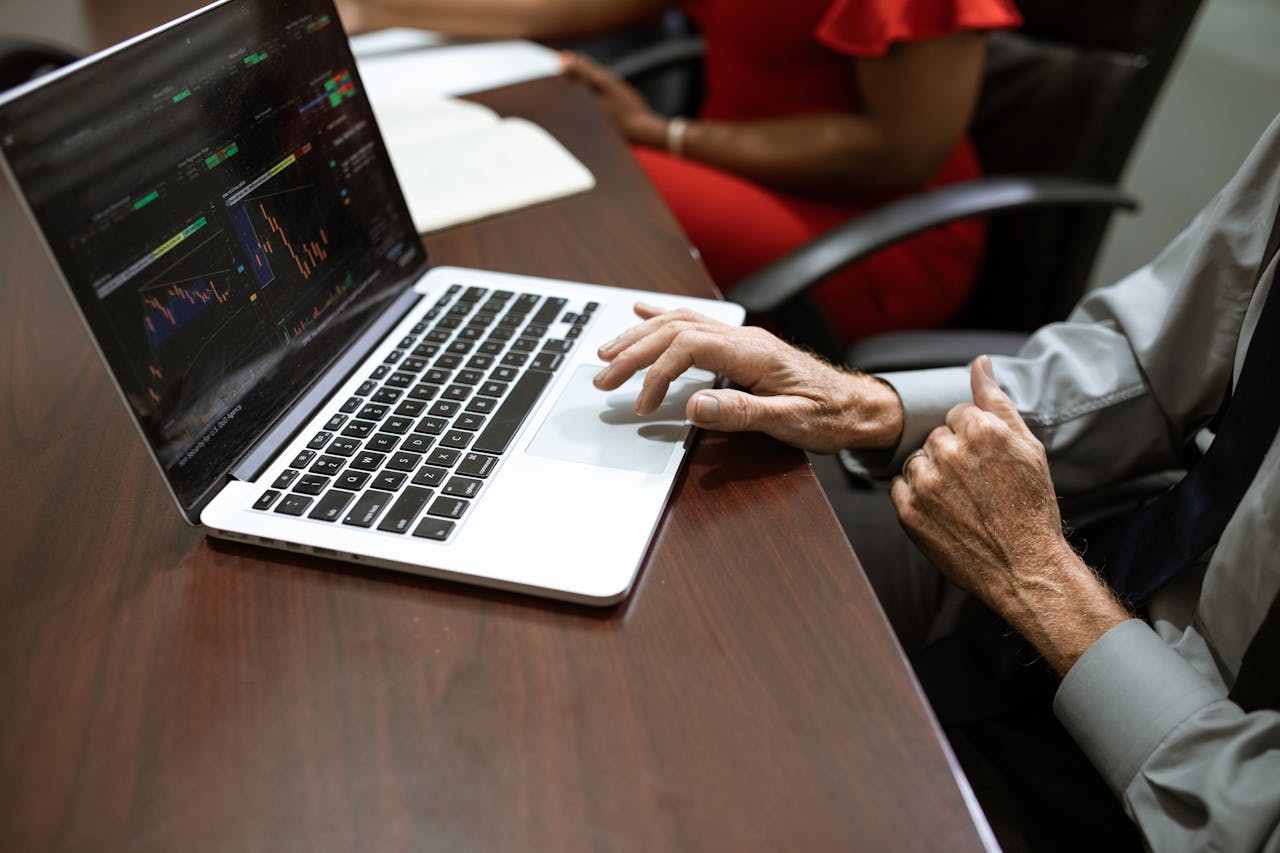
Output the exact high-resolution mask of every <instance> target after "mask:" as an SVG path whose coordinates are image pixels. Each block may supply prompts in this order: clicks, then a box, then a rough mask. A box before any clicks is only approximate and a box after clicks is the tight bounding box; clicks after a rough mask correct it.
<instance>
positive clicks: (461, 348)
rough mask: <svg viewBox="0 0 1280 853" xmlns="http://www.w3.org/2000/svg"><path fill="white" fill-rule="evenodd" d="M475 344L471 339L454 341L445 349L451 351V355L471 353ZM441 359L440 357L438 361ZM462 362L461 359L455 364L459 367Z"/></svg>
mask: <svg viewBox="0 0 1280 853" xmlns="http://www.w3.org/2000/svg"><path fill="white" fill-rule="evenodd" d="M474 346H475V344H473V343H471V341H454V342H453V343H451V344H449V345H448V346H447V347H445V348H444V351H445V352H447V353H449V354H450V355H469V354H470V353H471V350H472V348H473V347H474ZM439 361H440V359H436V362H437V363H439ZM461 363H462V362H461V361H459V362H457V363H455V364H454V365H453V366H454V367H457V366H458V364H461Z"/></svg>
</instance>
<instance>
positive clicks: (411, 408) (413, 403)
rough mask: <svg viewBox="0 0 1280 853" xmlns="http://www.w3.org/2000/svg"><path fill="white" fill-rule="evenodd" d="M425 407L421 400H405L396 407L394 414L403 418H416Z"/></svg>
mask: <svg viewBox="0 0 1280 853" xmlns="http://www.w3.org/2000/svg"><path fill="white" fill-rule="evenodd" d="M426 407H427V404H426V403H425V402H423V401H422V400H405V401H404V402H403V403H401V404H400V405H398V406H396V414H397V415H400V416H401V417H405V418H416V417H417V416H418V415H420V414H422V410H423V409H425V408H426Z"/></svg>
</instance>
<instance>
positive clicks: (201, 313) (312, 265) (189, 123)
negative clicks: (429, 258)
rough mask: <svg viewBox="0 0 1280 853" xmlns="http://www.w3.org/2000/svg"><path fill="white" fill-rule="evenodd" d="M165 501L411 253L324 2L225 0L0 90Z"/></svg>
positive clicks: (36, 207)
mask: <svg viewBox="0 0 1280 853" xmlns="http://www.w3.org/2000/svg"><path fill="white" fill-rule="evenodd" d="M0 146H2V147H3V152H4V156H5V158H6V160H7V161H8V163H9V166H10V168H11V170H12V172H13V174H14V176H15V177H16V179H17V181H18V184H19V187H20V189H21V191H22V193H23V195H24V196H25V197H26V200H27V203H28V205H29V206H30V208H31V210H32V212H33V214H34V215H35V218H36V220H37V221H38V222H39V225H40V228H41V230H42V231H43V232H44V235H45V238H46V240H47V241H48V243H49V246H50V248H51V251H52V254H53V255H54V257H55V259H56V261H57V263H58V265H59V267H60V268H61V271H62V273H63V275H64V277H65V279H66V280H67V282H68V283H69V285H70V287H71V290H72V293H73V295H74V297H75V300H76V302H77V303H78V305H79V308H80V310H81V312H82V314H83V315H84V317H85V319H86V321H87V323H88V325H89V326H90V328H91V330H92V331H93V334H94V337H95V338H96V340H97V342H98V345H99V347H100V348H101V350H102V352H103V355H104V358H105V359H106V361H107V363H108V365H109V366H110V367H111V370H112V373H113V374H114V376H115V379H116V381H117V383H118V384H119V386H120V388H121V390H122V392H123V394H124V396H125V398H126V399H127V401H128V403H129V406H130V407H131V408H132V410H133V412H134V414H135V416H136V418H137V420H138V422H139V424H140V426H141V428H142V431H143V433H144V435H145V436H146V438H147V439H148V441H149V443H150V445H151V449H152V452H153V453H154V455H155V456H156V458H157V460H158V461H159V463H160V465H161V467H162V468H163V469H164V471H165V473H166V475H167V477H168V479H169V482H170V486H171V488H172V489H173V491H174V494H175V495H176V497H177V498H178V500H179V503H181V504H182V506H183V507H184V508H189V507H191V506H192V505H194V504H196V503H197V502H199V501H200V499H201V498H202V496H204V495H205V494H206V492H207V491H208V490H209V489H210V488H212V487H213V486H215V485H218V484H219V483H220V482H221V480H222V478H223V477H224V476H225V474H226V472H227V471H228V470H229V469H230V468H231V467H232V465H233V464H234V462H235V461H236V459H237V458H238V457H239V456H240V455H241V454H242V452H243V451H244V450H245V449H246V448H247V447H248V446H249V445H251V444H252V443H253V441H254V440H255V439H256V438H257V437H259V436H260V435H261V434H262V433H264V432H265V430H266V429H267V428H268V427H269V426H270V425H271V423H272V422H273V421H274V420H275V419H276V418H277V417H278V416H279V415H280V414H281V413H282V412H284V411H285V410H286V409H287V407H288V406H289V404H290V403H291V402H292V401H293V400H295V399H296V398H297V397H298V396H299V395H300V394H301V393H302V392H303V391H305V389H306V388H307V387H308V385H310V384H311V383H312V382H313V381H314V380H315V379H316V377H317V376H318V375H319V374H320V373H321V372H322V371H323V370H324V369H325V368H326V366H328V365H329V364H330V363H331V362H332V360H333V359H334V358H335V357H336V356H337V355H339V354H340V353H341V352H342V350H343V348H344V347H345V346H347V345H348V344H349V343H350V342H351V341H352V340H353V339H354V338H355V337H357V336H358V334H359V332H360V331H361V330H362V329H363V328H364V327H365V326H366V325H367V324H368V323H369V322H370V321H371V320H372V319H373V318H374V316H375V315H376V313H377V312H378V310H379V309H381V308H383V307H385V306H386V305H387V304H388V303H389V301H391V300H392V299H394V298H395V297H396V296H397V295H399V294H400V293H402V292H403V291H404V290H405V289H406V288H407V287H408V286H410V285H411V284H412V282H413V280H414V279H416V278H417V276H418V275H420V274H421V272H422V271H423V269H424V268H425V261H426V258H425V252H424V250H423V248H422V245H421V242H420V240H419V237H418V235H417V233H416V232H415V231H414V229H413V226H412V223H411V221H410V219H409V214H408V211H407V210H406V208H405V205H404V201H403V198H402V196H401V194H400V190H399V187H398V185H397V183H396V179H395V175H394V173H393V172H392V171H391V167H390V163H389V161H388V159H387V156H386V151H385V149H384V147H383V143H382V140H381V137H380V136H379V134H378V131H377V127H376V125H375V124H374V120H373V115H372V113H371V111H370V109H369V105H368V102H367V100H366V99H365V97H364V94H363V92H362V90H361V85H360V81H359V79H358V77H357V75H356V72H355V63H354V61H353V60H352V57H351V53H350V49H349V48H348V45H347V40H346V37H345V36H344V34H343V32H342V28H341V27H340V26H339V23H338V19H337V15H336V13H335V12H334V9H333V6H332V4H331V2H330V0H230V2H226V3H222V4H219V5H216V6H213V7H210V8H208V9H206V10H204V11H202V12H200V13H197V14H196V15H194V16H191V17H188V18H186V19H183V20H182V21H180V22H178V23H176V24H174V25H171V26H169V27H167V28H163V29H161V30H158V31H156V32H154V33H152V34H149V35H147V36H144V37H142V38H140V39H138V40H136V41H134V42H130V43H128V44H127V45H126V46H124V47H123V48H120V49H117V50H114V51H112V52H109V53H107V54H105V55H103V56H101V57H97V58H92V59H91V60H89V61H87V62H86V63H84V64H82V65H78V66H76V67H75V68H74V69H72V70H70V71H69V73H65V74H62V75H60V76H56V77H54V78H53V79H52V80H51V81H50V82H49V83H47V84H45V85H43V86H39V87H36V88H34V89H32V90H31V91H29V92H27V93H25V94H20V95H19V96H17V97H15V98H12V99H10V100H9V101H7V102H5V103H3V104H0Z"/></svg>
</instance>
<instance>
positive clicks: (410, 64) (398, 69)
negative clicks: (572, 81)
mask: <svg viewBox="0 0 1280 853" xmlns="http://www.w3.org/2000/svg"><path fill="white" fill-rule="evenodd" d="M351 43H352V48H353V49H355V54H356V67H357V68H359V69H360V77H361V79H363V80H364V85H365V89H367V90H368V91H369V92H370V95H371V97H373V98H375V99H376V98H377V97H380V96H383V95H388V96H392V95H401V94H404V93H406V92H411V93H414V94H417V95H420V96H423V95H425V96H427V97H437V98H442V97H451V96H455V95H466V94H469V93H471V92H481V91H484V90H485V89H494V88H497V87H499V86H508V85H511V84H513V83H523V82H524V81H526V80H536V79H538V78H541V77H550V76H553V75H555V74H559V73H560V71H561V65H560V56H559V54H557V53H556V52H555V51H554V50H552V49H551V48H548V47H543V46H542V45H539V44H534V43H533V42H529V41H493V42H453V41H450V40H448V39H445V38H443V37H442V36H440V35H439V34H438V33H430V32H424V31H420V30H384V31H382V32H376V33H368V34H366V35H360V36H356V37H355V38H353V39H352V40H351Z"/></svg>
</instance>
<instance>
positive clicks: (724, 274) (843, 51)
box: [635, 0, 1020, 340]
mask: <svg viewBox="0 0 1280 853" xmlns="http://www.w3.org/2000/svg"><path fill="white" fill-rule="evenodd" d="M685 9H686V11H687V12H688V14H689V15H690V17H691V18H693V20H694V21H696V22H697V24H698V26H699V28H700V30H701V32H702V35H703V37H704V38H705V39H706V43H707V53H706V61H705V72H704V73H705V84H706V93H707V97H706V101H705V103H704V105H703V108H702V113H701V117H702V118H707V119H719V120H729V121H733V120H748V119H760V118H768V117H782V116H790V115H800V114H805V113H815V112H831V111H834V110H841V111H851V112H852V111H856V110H857V109H858V92H857V89H856V86H855V84H854V70H853V62H852V61H851V57H869V56H880V55H883V54H884V53H885V51H887V50H888V48H889V46H890V45H891V44H892V43H894V42H900V41H913V40H922V39H929V38H935V37H939V36H944V35H947V34H949V33H953V32H956V31H959V30H988V29H996V28H1002V27H1009V26H1016V25H1017V24H1018V23H1019V21H1020V18H1019V17H1018V13H1017V11H1016V9H1015V8H1014V6H1013V4H1012V2H1011V0H787V2H780V0H690V2H687V3H686V4H685ZM635 152H636V156H637V157H638V158H639V160H640V163H641V165H642V166H643V167H644V169H645V171H646V172H648V174H649V176H650V178H651V179H652V180H653V182H654V183H655V184H656V185H657V187H658V190H659V192H661V193H662V196H663V197H664V198H665V199H666V201H667V204H668V205H669V206H670V207H671V209H672V211H673V212H674V213H675V215H676V218H677V219H678V220H679V222H680V224H681V226H683V227H684V230H685V232H686V233H687V234H688V235H689V238H690V240H691V241H692V242H693V244H694V245H695V246H696V247H697V248H698V250H699V251H700V252H701V253H702V259H703V261H704V263H706V265H707V268H708V269H709V270H710V272H711V275H712V277H713V278H714V279H715V281H716V283H717V284H719V285H720V287H721V288H723V289H726V290H728V291H729V292H730V293H731V292H732V286H733V285H734V284H735V283H736V282H737V281H739V280H740V279H741V278H742V277H743V276H745V275H747V274H748V273H751V272H753V271H755V270H756V269H759V268H760V267H762V266H764V265H765V264H767V263H769V262H771V261H773V260H775V259H777V258H778V257H780V256H781V255H783V254H785V253H787V252H789V251H791V250H792V249H795V248H797V247H798V246H800V245H801V244H803V243H805V242H807V241H808V240H810V239H811V238H813V237H815V236H817V235H818V234H821V233H822V232H824V231H827V230H828V229H830V228H832V227H834V226H836V225H839V224H840V223H842V222H845V221H846V220H849V219H851V218H853V217H856V216H857V215H858V214H859V213H861V212H863V211H865V210H867V209H869V208H871V207H874V206H875V204H876V203H875V202H861V203H854V202H850V203H833V202H830V201H816V200H813V199H809V198H805V197H803V196H799V195H793V194H790V193H785V192H780V191H778V190H773V189H769V188H767V187H764V186H761V185H760V184H757V183H755V182H754V181H751V180H748V179H746V178H742V177H739V176H737V175H734V174H732V173H729V172H725V171H721V170H719V169H716V168H714V167H711V166H706V165H703V164H700V163H697V162H693V161H690V160H681V159H678V158H675V157H672V156H670V155H669V154H667V153H666V152H663V151H658V150H655V149H652V148H640V147H637V148H636V149H635ZM978 174H979V167H978V160H977V157H976V156H975V153H974V150H973V146H972V145H971V144H970V142H969V141H968V139H965V140H962V141H961V142H960V144H959V145H957V146H956V149H955V150H954V151H953V152H952V153H951V155H950V156H949V157H948V158H947V161H946V162H945V163H944V164H943V165H942V167H941V168H940V169H939V170H938V171H937V173H936V174H935V175H934V176H933V177H932V178H930V179H929V180H928V181H926V182H925V183H924V186H925V187H933V186H938V185H941V184H946V183H951V182H954V181H961V180H965V179H968V178H973V177H976V176H977V175H978ZM881 201H883V200H881ZM984 234H985V229H984V226H983V224H982V222H981V220H966V221H963V222H957V223H953V224H951V225H947V226H943V227H941V228H937V229H934V230H932V231H929V232H926V233H924V234H921V235H919V236H917V237H914V238H911V239H910V240H907V241H906V242H903V243H901V244H899V245H897V246H893V247H890V248H888V249H885V250H883V251H881V252H878V253H876V254H875V255H873V256H871V257H869V258H867V259H866V260H864V261H862V262H860V263H858V264H855V265H853V266H851V267H849V268H847V269H845V270H844V271H842V272H840V273H838V274H837V275H835V276H832V277H831V278H829V279H828V280H826V281H825V282H823V283H822V284H821V285H819V286H818V288H817V289H816V290H815V291H814V296H815V298H816V299H817V300H818V301H819V302H820V303H821V304H822V305H823V306H824V308H825V309H826V310H827V312H828V314H829V316H830V317H831V318H832V320H833V321H834V323H835V326H836V328H837V330H839V332H840V333H841V334H842V335H843V336H844V337H845V338H846V339H847V340H856V339H857V338H861V337H865V336H867V335H869V334H873V333H876V332H883V331H890V330H893V329H904V328H921V327H928V326H937V325H940V324H942V323H944V322H946V321H947V320H948V319H949V318H950V317H951V316H952V315H953V314H954V313H955V311H956V310H957V309H958V308H959V307H960V305H961V304H962V302H963V301H964V298H965V296H966V295H967V294H968V292H969V289H970V288H971V287H972V285H973V279H974V276H975V275H976V273H977V269H978V264H979V261H980V260H981V257H982V244H983V238H984Z"/></svg>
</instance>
